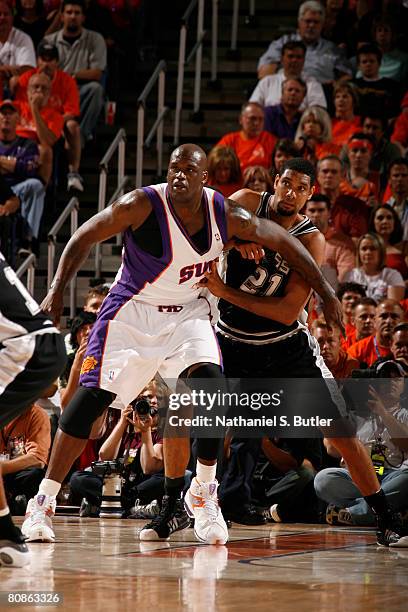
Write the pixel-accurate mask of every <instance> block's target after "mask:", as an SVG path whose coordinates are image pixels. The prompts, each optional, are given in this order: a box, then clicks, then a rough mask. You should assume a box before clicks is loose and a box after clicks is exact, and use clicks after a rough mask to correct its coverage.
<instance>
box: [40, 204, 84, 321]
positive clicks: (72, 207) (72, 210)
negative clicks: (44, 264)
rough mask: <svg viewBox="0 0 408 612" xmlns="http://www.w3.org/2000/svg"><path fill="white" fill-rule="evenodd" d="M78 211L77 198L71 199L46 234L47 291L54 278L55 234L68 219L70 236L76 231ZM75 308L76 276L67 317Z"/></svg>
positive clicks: (73, 312) (73, 313)
mask: <svg viewBox="0 0 408 612" xmlns="http://www.w3.org/2000/svg"><path fill="white" fill-rule="evenodd" d="M78 210H79V200H78V198H71V199H70V201H69V202H68V204H67V205H66V207H65V208H64V210H63V211H62V213H61V214H60V216H59V217H58V219H57V220H56V222H55V223H54V225H53V226H52V228H51V229H50V231H49V232H48V268H47V289H49V288H50V286H51V282H52V278H53V276H54V263H55V245H56V241H57V234H58V232H59V231H60V229H61V228H62V226H63V225H64V223H65V221H66V220H67V219H68V217H70V218H71V236H72V235H73V234H74V233H75V232H76V230H77V229H78ZM75 308H76V275H75V276H74V277H73V278H72V280H71V281H70V283H69V316H70V317H71V318H72V317H74V316H75Z"/></svg>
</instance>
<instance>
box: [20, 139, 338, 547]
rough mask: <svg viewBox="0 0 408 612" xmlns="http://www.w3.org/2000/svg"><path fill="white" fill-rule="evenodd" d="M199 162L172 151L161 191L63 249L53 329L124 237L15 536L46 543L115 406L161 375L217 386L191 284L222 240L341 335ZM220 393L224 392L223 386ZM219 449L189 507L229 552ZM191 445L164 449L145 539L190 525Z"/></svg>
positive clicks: (205, 454) (273, 230) (98, 219)
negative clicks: (96, 433)
mask: <svg viewBox="0 0 408 612" xmlns="http://www.w3.org/2000/svg"><path fill="white" fill-rule="evenodd" d="M206 181H207V160H206V155H205V153H204V152H203V150H202V149H201V148H200V147H198V146H196V145H193V144H187V145H182V146H180V147H178V148H177V149H176V150H175V151H173V153H172V155H171V158H170V164H169V168H168V174H167V183H165V184H161V185H152V186H150V187H145V188H143V189H137V190H136V191H133V192H130V193H128V194H126V195H124V196H123V197H121V198H120V199H119V200H118V201H117V202H116V203H114V204H113V205H112V206H111V207H109V208H107V209H106V210H104V211H102V212H100V213H98V214H97V215H95V216H94V217H92V218H91V219H90V220H89V221H87V222H86V223H85V224H84V225H83V226H82V227H80V228H79V229H78V230H77V231H76V232H75V234H74V235H73V236H72V238H71V240H70V241H69V242H68V244H67V246H66V248H65V250H64V252H63V254H62V257H61V260H60V263H59V266H58V269H57V272H56V275H55V277H54V280H53V283H52V286H51V289H50V292H49V294H48V295H47V297H46V298H45V300H44V302H43V308H44V310H45V311H46V312H49V313H50V314H51V315H52V316H54V318H55V319H58V317H59V315H60V313H61V310H62V304H63V291H64V288H65V286H66V285H67V283H68V282H69V281H70V279H71V278H72V277H73V275H74V274H75V272H76V271H77V270H78V268H79V267H80V266H81V264H82V263H83V262H84V261H85V259H86V258H87V256H88V254H89V251H90V249H91V248H92V246H93V245H94V244H95V243H96V242H100V241H103V240H106V239H108V238H110V237H112V236H115V235H116V234H118V233H119V232H122V233H123V244H124V247H123V263H122V266H121V268H120V270H119V272H118V274H117V277H116V280H115V283H114V284H113V286H112V288H111V290H110V292H109V294H108V296H107V297H106V298H105V300H104V302H103V305H102V308H101V310H100V312H99V315H98V319H97V322H96V323H95V325H94V327H93V330H92V333H91V336H90V339H89V343H88V348H87V352H86V356H85V358H84V361H83V365H82V376H81V380H80V387H79V389H78V390H77V392H76V395H75V396H74V398H73V399H72V400H71V402H70V403H69V404H68V406H67V408H66V409H65V410H64V413H63V415H62V417H61V420H60V424H59V429H58V432H57V435H56V438H55V442H54V446H53V450H52V455H51V459H50V463H49V467H48V471H47V474H46V478H45V479H44V480H43V481H42V483H41V485H40V488H39V495H37V496H36V497H35V498H34V499H33V500H30V502H29V505H28V510H27V518H26V520H25V522H24V524H23V533H24V534H25V535H26V536H27V537H28V540H31V541H33V540H40V541H41V540H43V541H54V533H53V530H52V526H51V519H50V517H51V515H52V514H53V512H54V509H55V496H56V495H57V493H58V491H59V489H60V483H61V482H62V480H63V478H64V477H65V476H66V474H67V472H68V470H69V469H70V467H71V465H72V463H73V461H74V460H75V459H76V457H77V456H78V455H79V454H80V453H81V452H82V450H83V448H84V447H85V444H86V440H87V439H88V436H89V433H90V430H91V427H92V423H93V422H94V421H95V420H96V418H98V417H99V416H100V415H101V414H102V413H103V412H104V411H105V410H106V408H107V407H108V406H109V405H110V404H111V403H112V400H113V398H114V397H115V395H118V396H119V398H120V399H121V400H122V402H123V403H124V404H125V405H126V404H128V403H129V402H130V401H131V400H133V399H134V398H135V397H137V395H138V394H139V392H140V391H141V389H143V387H144V386H145V385H146V384H147V383H148V382H149V380H151V378H153V376H154V375H155V373H156V372H157V371H158V372H159V374H160V375H162V376H163V377H165V378H173V379H176V378H178V377H180V376H181V377H183V378H185V379H187V380H188V379H189V378H190V377H191V376H194V379H197V378H207V379H208V378H213V379H214V380H215V382H217V380H218V381H222V380H223V377H222V371H221V361H220V352H219V347H218V343H217V340H216V337H215V335H214V332H213V327H212V324H211V308H210V304H209V302H208V299H207V296H208V292H207V291H206V290H205V289H199V288H197V286H196V285H197V282H198V281H199V279H200V278H202V277H203V275H204V273H205V271H206V270H208V269H209V267H210V266H211V262H213V261H215V260H216V259H217V258H218V256H219V255H220V254H221V252H222V250H223V248H224V245H225V244H226V242H227V241H228V240H229V238H232V237H237V238H240V239H242V240H245V241H249V242H251V241H253V242H257V243H259V244H261V245H265V246H268V247H270V248H271V249H276V250H279V252H280V253H282V255H283V256H284V257H285V259H286V260H287V261H288V262H289V264H290V265H291V266H292V267H293V268H294V269H295V270H297V271H298V272H299V274H301V275H302V276H304V277H305V278H306V277H307V278H308V280H309V282H310V283H311V285H312V286H313V288H314V289H315V290H316V291H317V292H318V293H319V294H320V295H321V297H322V299H323V301H324V303H325V306H326V316H327V317H328V319H329V321H330V323H332V324H335V325H336V324H337V325H341V307H340V304H339V303H338V301H337V299H336V298H335V296H334V292H333V290H332V288H331V287H330V285H328V283H327V282H326V281H325V279H324V278H323V276H322V274H321V272H320V270H319V268H318V267H317V266H316V264H315V262H314V259H313V257H311V256H310V254H309V253H308V251H307V250H306V249H304V247H303V246H302V245H301V244H300V242H299V241H298V240H296V239H294V238H292V237H291V236H289V234H288V233H287V232H286V231H285V230H284V229H282V228H280V227H279V226H278V225H277V224H275V223H273V222H271V221H267V220H263V221H262V223H260V222H259V220H258V219H257V217H256V216H255V215H253V214H251V213H250V212H248V211H246V210H245V209H244V208H242V207H240V206H230V205H229V204H228V203H227V201H224V198H223V196H221V195H220V194H218V193H216V192H214V191H213V190H210V189H208V188H206V187H205V183H206ZM221 384H222V383H221ZM219 443H220V440H218V439H203V440H199V441H198V462H197V477H196V478H195V479H194V480H193V482H192V485H191V488H190V490H189V492H188V493H187V496H186V506H187V510H188V512H189V513H190V514H191V515H193V516H194V518H195V533H196V536H197V538H198V539H199V540H200V541H203V542H206V543H209V544H212V543H214V544H215V543H225V542H226V541H227V538H228V533H227V528H226V524H225V521H224V519H223V517H222V514H221V511H220V509H219V506H218V501H217V486H218V483H217V482H216V480H215V474H216V457H217V454H218V449H219ZM189 452H190V442H189V439H188V438H175V439H172V438H165V440H164V461H165V475H166V480H165V488H166V496H165V497H164V500H163V506H162V511H161V513H160V514H159V515H158V517H156V518H155V519H154V520H153V521H152V522H151V523H150V524H148V525H146V527H145V528H144V529H143V530H142V531H141V535H140V537H141V539H143V540H157V539H167V538H168V537H169V536H170V535H171V533H173V532H174V531H177V530H179V529H183V528H184V527H186V526H187V525H188V523H189V521H188V517H187V514H186V512H185V509H184V505H183V501H182V500H181V499H180V496H181V492H182V489H183V486H184V472H185V469H186V466H187V463H188V459H189Z"/></svg>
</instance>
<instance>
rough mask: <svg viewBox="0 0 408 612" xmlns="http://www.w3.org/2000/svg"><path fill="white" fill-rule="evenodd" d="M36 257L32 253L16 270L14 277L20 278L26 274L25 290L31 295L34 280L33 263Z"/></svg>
mask: <svg viewBox="0 0 408 612" xmlns="http://www.w3.org/2000/svg"><path fill="white" fill-rule="evenodd" d="M36 260H37V259H36V256H35V255H34V253H31V254H30V255H29V256H28V257H27V258H26V259H25V260H24V261H23V263H22V264H21V266H20V267H19V268H18V269H17V270H16V276H17V277H18V278H21V277H22V276H23V274H25V272H27V289H28V291H29V292H30V293H31V295H33V294H34V280H35V262H36Z"/></svg>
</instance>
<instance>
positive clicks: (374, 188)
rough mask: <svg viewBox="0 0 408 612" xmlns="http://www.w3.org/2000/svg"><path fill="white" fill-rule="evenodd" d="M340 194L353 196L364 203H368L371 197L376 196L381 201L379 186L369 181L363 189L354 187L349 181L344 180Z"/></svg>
mask: <svg viewBox="0 0 408 612" xmlns="http://www.w3.org/2000/svg"><path fill="white" fill-rule="evenodd" d="M340 193H341V194H342V195H348V196H353V198H358V199H359V200H362V201H363V202H366V201H367V200H368V199H369V198H370V197H371V196H374V197H375V198H376V200H377V201H379V197H380V196H379V189H378V185H376V184H375V183H373V182H372V181H367V183H364V185H362V186H361V187H353V186H352V185H351V184H350V183H349V182H348V181H346V180H343V181H341V183H340Z"/></svg>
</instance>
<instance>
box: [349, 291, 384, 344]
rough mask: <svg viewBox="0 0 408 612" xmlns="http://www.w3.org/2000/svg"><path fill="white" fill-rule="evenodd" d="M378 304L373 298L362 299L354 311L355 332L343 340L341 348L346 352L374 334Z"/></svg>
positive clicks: (352, 321)
mask: <svg viewBox="0 0 408 612" xmlns="http://www.w3.org/2000/svg"><path fill="white" fill-rule="evenodd" d="M376 307H377V302H376V301H375V300H373V298H369V297H362V298H360V299H359V300H358V301H357V303H356V304H354V306H353V309H352V316H351V323H352V325H353V326H354V330H353V331H350V332H349V333H347V331H346V338H343V339H342V342H341V346H342V348H343V349H344V350H345V351H348V349H349V348H350V346H352V345H353V344H355V343H356V342H358V341H359V340H362V339H363V338H367V337H368V336H371V335H372V334H373V333H374V323H375V309H376Z"/></svg>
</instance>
